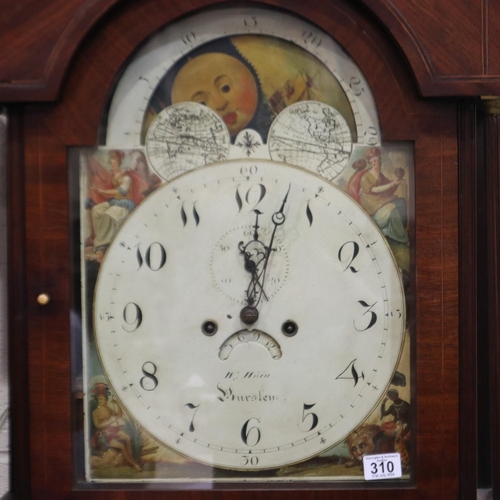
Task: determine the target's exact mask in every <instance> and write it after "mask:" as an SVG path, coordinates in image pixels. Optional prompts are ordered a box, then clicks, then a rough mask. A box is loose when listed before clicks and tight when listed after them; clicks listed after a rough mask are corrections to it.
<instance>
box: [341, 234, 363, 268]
mask: <svg viewBox="0 0 500 500" xmlns="http://www.w3.org/2000/svg"><path fill="white" fill-rule="evenodd" d="M358 253H359V245H358V244H357V243H356V242H355V241H348V242H347V243H344V244H343V245H342V246H341V247H340V249H339V261H340V262H341V263H342V264H347V265H346V268H345V269H344V272H345V271H347V270H348V269H349V270H350V271H351V272H352V273H357V272H358V270H357V269H356V268H355V267H354V266H351V264H352V263H353V262H354V259H355V258H356V257H357V255H358Z"/></svg>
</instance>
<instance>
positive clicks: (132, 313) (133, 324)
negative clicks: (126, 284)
mask: <svg viewBox="0 0 500 500" xmlns="http://www.w3.org/2000/svg"><path fill="white" fill-rule="evenodd" d="M123 321H125V325H122V328H123V329H124V330H125V331H126V332H128V333H132V332H135V331H136V330H137V329H138V328H139V327H140V326H141V323H142V311H141V308H140V307H139V306H138V305H137V304H136V303H135V302H129V303H128V304H127V305H126V306H125V307H124V308H123Z"/></svg>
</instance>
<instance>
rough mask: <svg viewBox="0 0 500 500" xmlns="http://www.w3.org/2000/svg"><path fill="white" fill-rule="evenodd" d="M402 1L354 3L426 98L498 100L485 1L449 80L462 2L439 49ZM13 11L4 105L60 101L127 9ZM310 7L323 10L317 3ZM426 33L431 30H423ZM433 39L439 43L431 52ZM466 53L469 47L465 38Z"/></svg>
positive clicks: (428, 20) (491, 19) (77, 6)
mask: <svg viewBox="0 0 500 500" xmlns="http://www.w3.org/2000/svg"><path fill="white" fill-rule="evenodd" d="M216 1H217V0H215V1H214V3H215V2H216ZM263 1H265V0H263ZM405 1H406V0H357V2H351V3H357V4H358V6H360V5H363V6H366V7H367V8H368V9H370V10H371V11H372V12H373V14H374V15H375V16H376V17H377V19H378V22H379V24H380V25H382V26H383V28H384V30H385V31H389V32H390V33H391V34H392V37H393V39H394V40H395V41H396V43H397V45H398V46H399V48H400V49H401V51H402V52H403V53H404V54H405V57H406V59H407V60H408V62H409V66H410V67H411V69H412V72H413V74H414V75H415V79H416V81H417V82H418V86H419V90H420V92H421V94H422V95H424V96H426V97H431V96H451V95H454V96H463V95H469V96H472V95H488V94H496V95H498V94H500V75H498V74H494V73H493V74H492V73H491V72H489V66H488V62H489V59H488V58H489V57H493V56H492V55H491V53H492V52H493V51H492V50H489V49H490V45H491V46H494V45H495V42H496V40H495V39H494V38H493V33H492V30H491V29H490V30H489V31H488V26H490V25H492V26H495V25H496V24H497V23H498V20H497V18H496V17H495V12H493V13H492V14H490V12H489V11H488V9H487V6H488V2H487V0H474V1H470V0H469V1H470V3H471V5H472V6H473V7H478V8H480V9H481V10H482V16H479V17H480V18H476V17H472V16H471V17H470V18H469V19H468V21H469V23H470V25H471V29H475V30H477V31H478V32H479V33H480V36H481V38H482V39H481V43H480V46H479V47H476V46H474V47H471V48H470V50H469V51H468V52H467V53H464V54H455V57H459V58H461V59H460V60H461V63H462V66H463V71H462V72H461V71H459V70H458V71H455V72H450V73H448V72H446V71H445V70H443V64H442V59H443V58H445V57H448V53H447V52H446V51H447V49H448V50H449V47H452V46H453V45H450V43H451V42H450V40H454V39H457V38H460V35H461V32H460V30H461V29H462V28H461V26H463V22H462V21H463V18H462V17H460V16H463V11H464V3H465V0H461V2H459V3H460V7H461V11H460V12H457V13H456V14H455V13H454V11H453V4H452V2H449V4H448V6H445V7H444V10H445V11H446V12H447V14H448V15H449V16H450V17H452V18H453V16H456V22H455V23H454V26H455V27H456V28H455V29H456V31H455V30H453V31H452V32H450V33H448V36H447V40H446V42H445V43H444V44H440V43H439V41H440V39H441V36H442V34H441V33H440V32H435V31H436V27H438V28H439V14H434V13H433V12H432V10H433V9H430V8H429V9H422V8H420V6H419V5H418V2H415V1H413V2H408V4H411V3H413V4H416V5H414V6H413V10H412V9H411V8H404V9H403V8H402V4H403V2H405ZM12 3H13V2H12V0H0V6H1V7H0V8H2V10H3V11H4V17H5V20H4V21H3V22H2V25H1V26H2V30H0V33H2V35H0V42H2V46H3V47H4V48H3V51H4V52H5V53H2V52H1V51H0V53H1V55H2V56H3V59H4V61H2V62H0V73H1V74H2V75H4V77H3V78H2V79H1V81H0V101H2V102H35V101H38V102H42V101H49V102H53V101H55V100H56V99H57V98H58V94H59V90H60V89H61V86H62V85H63V82H64V79H65V75H66V73H67V71H68V68H69V66H70V65H71V62H72V60H73V58H74V56H75V54H76V53H77V51H78V50H79V47H81V45H82V43H83V41H84V40H85V38H86V36H87V34H88V33H89V32H90V31H92V30H93V29H95V27H96V26H97V25H98V24H99V23H100V22H101V20H102V19H103V18H104V17H106V15H107V13H108V12H109V10H110V9H112V8H113V7H115V6H116V12H117V13H118V14H119V13H120V12H121V10H122V9H124V8H125V9H126V8H127V4H128V3H129V2H126V1H124V0H87V1H82V0H68V1H67V2H66V3H65V5H63V2H61V1H60V0H45V1H44V2H42V3H39V5H42V4H43V5H44V7H43V8H40V7H39V5H37V7H36V9H35V8H33V4H35V2H33V1H32V0H22V1H20V2H18V3H17V4H16V8H13V6H12V5H11V4H12ZM137 3H142V2H139V1H138V2H137ZM311 3H312V4H320V2H319V1H316V2H311ZM442 3H443V2H442ZM427 4H430V2H427ZM427 25H428V26H429V28H428V29H427V30H426V29H425V28H426V26H427ZM448 26H451V24H448ZM424 30H425V31H424ZM422 32H425V34H426V37H425V38H426V39H425V40H422V35H421V33H422ZM427 38H428V40H427ZM433 39H434V40H435V41H436V43H435V44H434V46H432V40H433ZM423 42H427V43H423ZM461 45H462V46H465V47H467V44H466V43H465V42H464V40H463V35H462V41H461ZM40 49H42V50H41V55H39V52H40ZM0 59H1V58H0ZM475 60H482V64H481V65H477V67H475V65H474V64H473V61H475ZM20 61H21V62H22V64H21V63H20ZM460 69H461V68H460Z"/></svg>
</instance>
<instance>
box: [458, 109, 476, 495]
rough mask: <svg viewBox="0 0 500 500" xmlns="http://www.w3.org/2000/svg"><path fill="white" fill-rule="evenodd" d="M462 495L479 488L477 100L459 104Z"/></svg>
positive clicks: (474, 493) (474, 491)
mask: <svg viewBox="0 0 500 500" xmlns="http://www.w3.org/2000/svg"><path fill="white" fill-rule="evenodd" d="M458 111H459V113H458V178H459V186H460V194H461V196H460V205H459V227H460V240H459V245H460V248H459V260H460V309H459V310H460V332H459V335H460V350H459V352H460V471H461V474H460V498H461V499H464V500H465V499H471V498H475V496H476V489H477V414H476V409H477V387H476V372H477V361H476V359H477V344H476V335H477V326H476V325H477V324H476V318H477V278H476V273H477V264H478V262H477V196H478V193H477V175H478V172H477V170H478V163H477V159H478V158H477V150H478V146H479V147H480V146H481V145H480V144H478V130H477V103H476V102H475V101H472V100H467V101H463V102H461V103H459V110H458Z"/></svg>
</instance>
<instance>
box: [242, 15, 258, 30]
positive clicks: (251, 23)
mask: <svg viewBox="0 0 500 500" xmlns="http://www.w3.org/2000/svg"><path fill="white" fill-rule="evenodd" d="M243 24H244V25H245V26H246V27H247V28H255V26H257V24H258V23H257V17H255V16H250V17H245V18H244V19H243Z"/></svg>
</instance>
